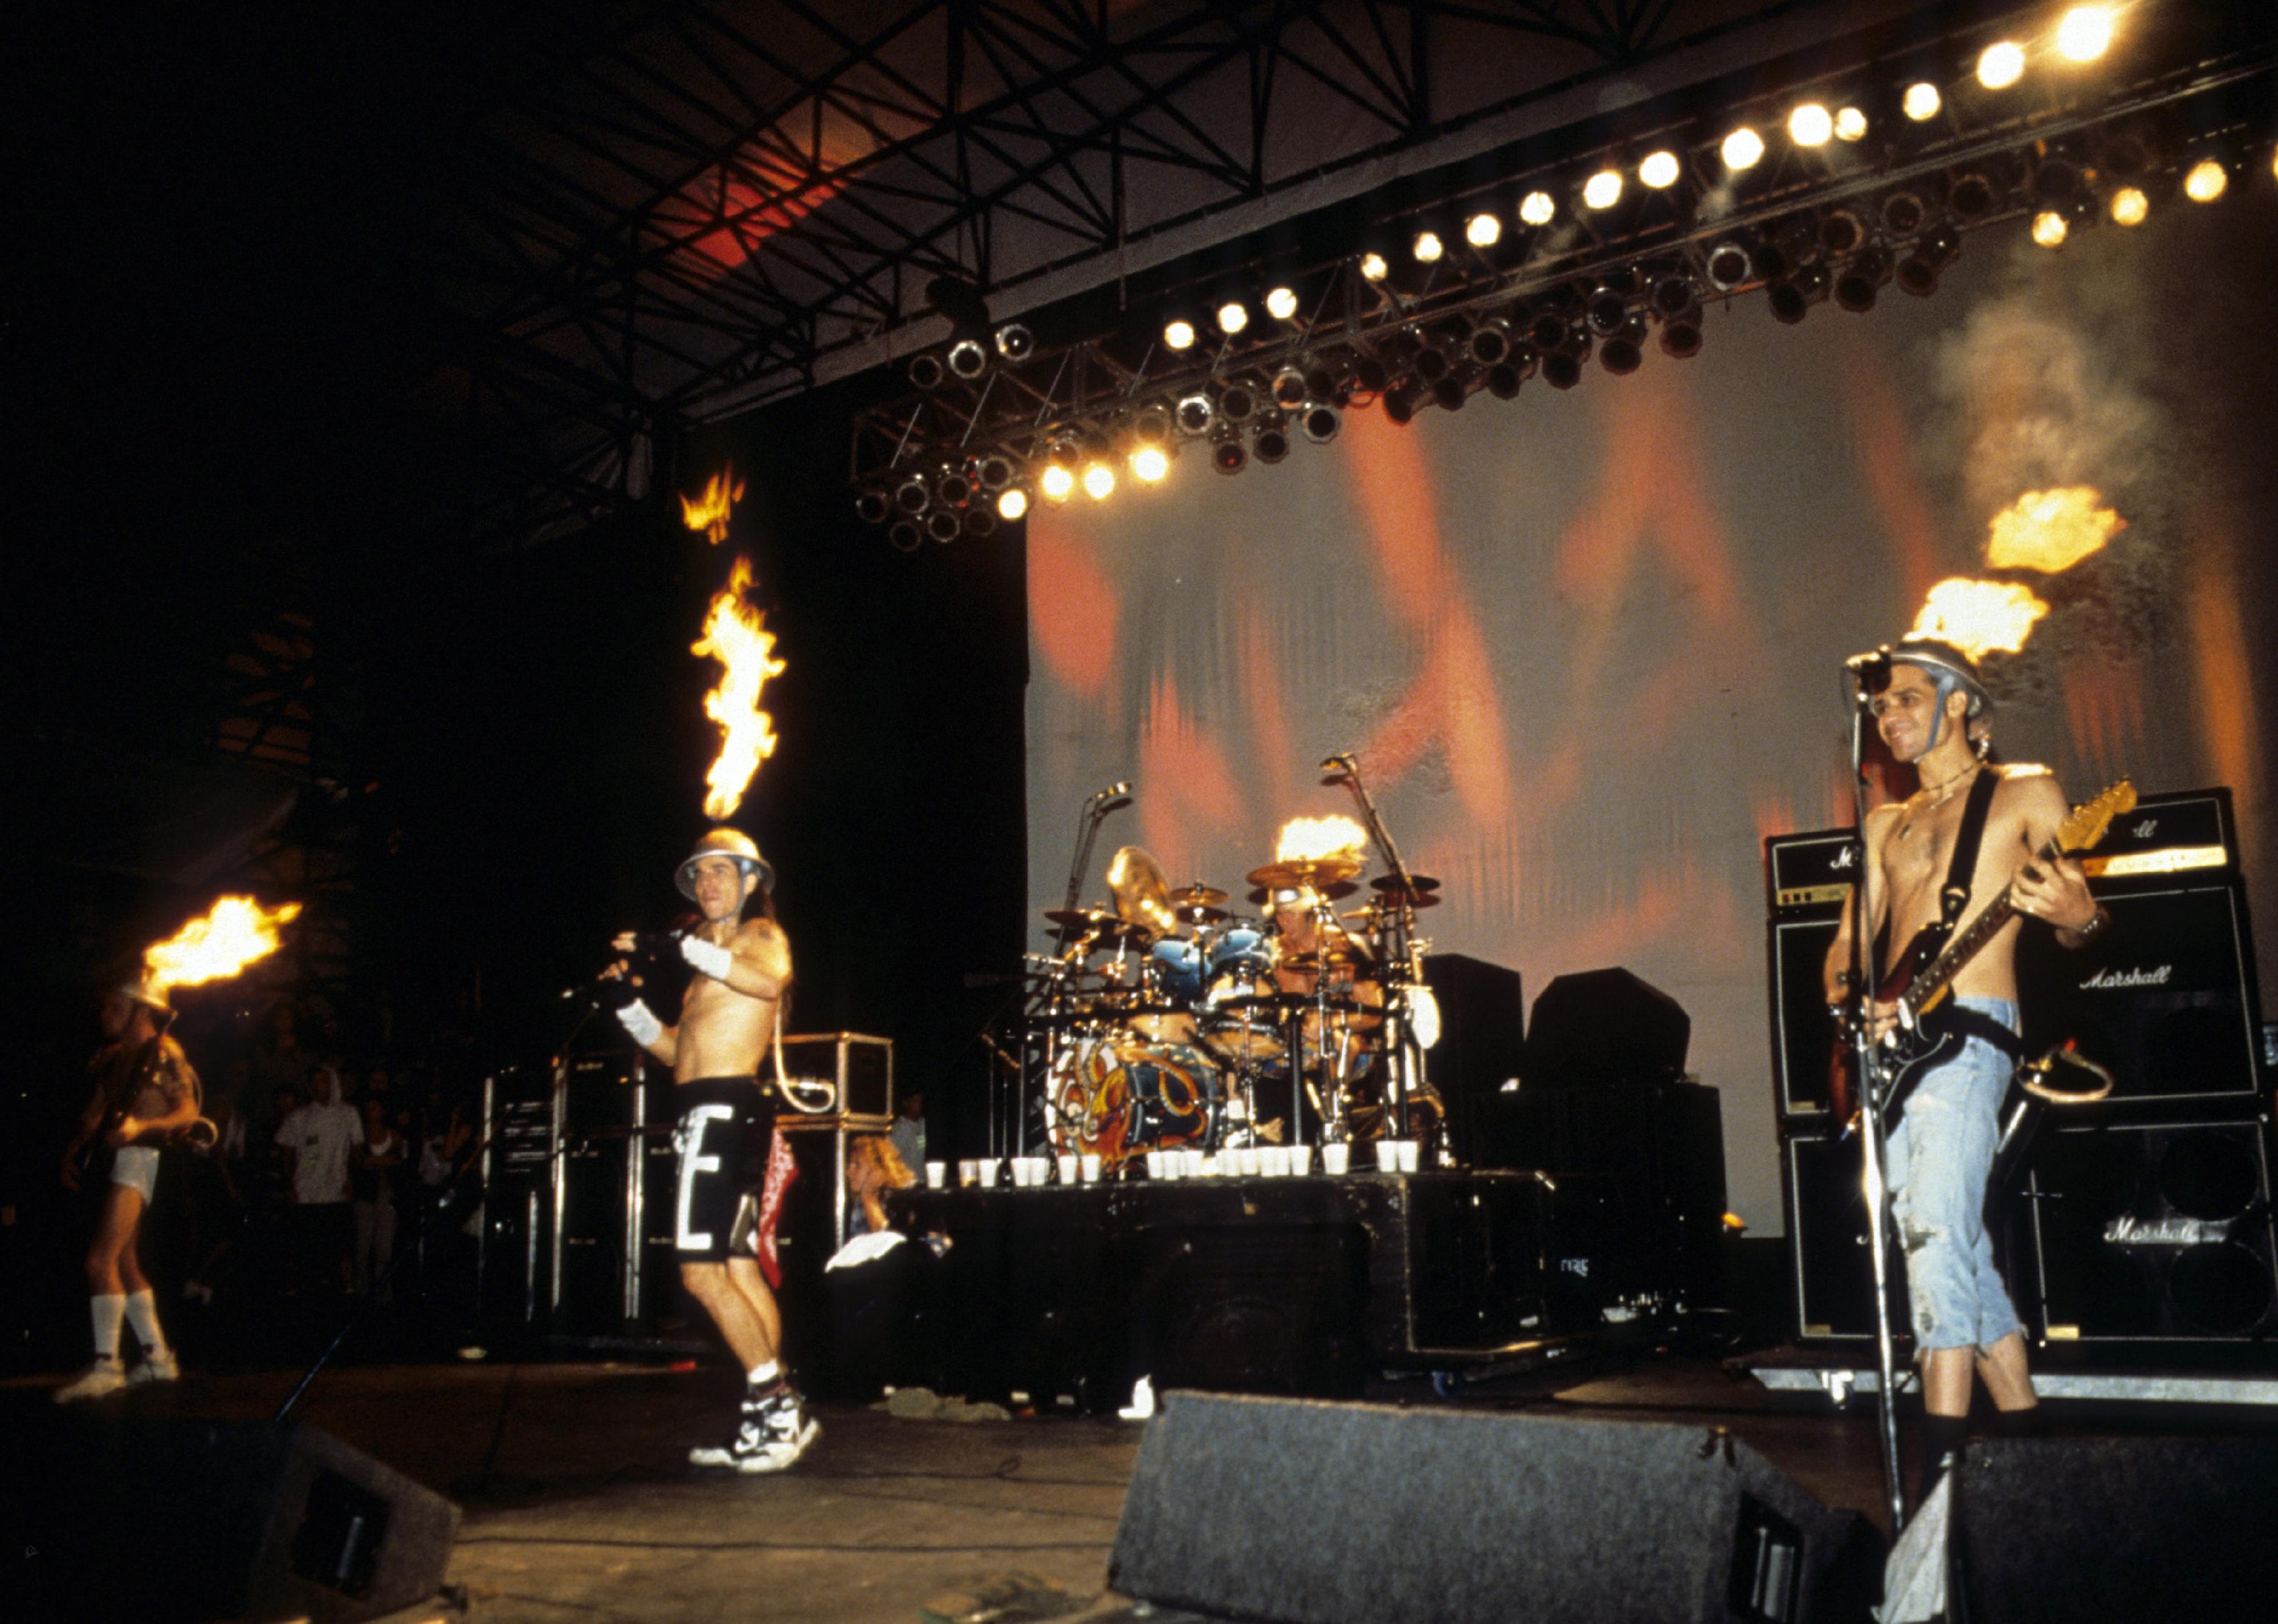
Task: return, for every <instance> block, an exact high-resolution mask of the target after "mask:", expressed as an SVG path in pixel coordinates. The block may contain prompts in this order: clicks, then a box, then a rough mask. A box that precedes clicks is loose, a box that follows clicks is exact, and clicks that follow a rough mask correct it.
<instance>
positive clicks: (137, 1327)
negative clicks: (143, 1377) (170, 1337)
mask: <svg viewBox="0 0 2278 1624" xmlns="http://www.w3.org/2000/svg"><path fill="white" fill-rule="evenodd" d="M126 1323H128V1324H129V1325H132V1326H134V1339H135V1340H136V1341H137V1342H140V1343H141V1345H142V1356H143V1357H144V1358H146V1359H157V1358H161V1357H163V1356H164V1353H165V1352H166V1333H165V1332H164V1331H163V1330H159V1329H158V1300H157V1298H156V1297H153V1296H152V1295H151V1294H150V1288H149V1286H147V1285H146V1286H144V1287H143V1288H142V1289H141V1291H139V1292H134V1293H133V1294H132V1295H130V1296H129V1297H128V1298H127V1299H126Z"/></svg>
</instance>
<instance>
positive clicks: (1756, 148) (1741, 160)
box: [1717, 124, 1764, 174]
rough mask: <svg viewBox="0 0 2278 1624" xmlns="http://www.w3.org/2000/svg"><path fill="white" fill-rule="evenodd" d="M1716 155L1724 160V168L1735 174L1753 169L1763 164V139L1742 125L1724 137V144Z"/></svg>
mask: <svg viewBox="0 0 2278 1624" xmlns="http://www.w3.org/2000/svg"><path fill="white" fill-rule="evenodd" d="M1717 153H1718V156H1721V157H1722V158H1723V159H1724V167H1725V168H1726V169H1728V170H1731V171H1732V172H1734V173H1736V174H1737V173H1738V172H1740V171H1742V170H1747V169H1754V167H1755V166H1756V165H1757V164H1761V163H1762V162H1763V157H1764V138H1763V137H1762V136H1761V135H1759V134H1757V133H1755V131H1754V130H1753V129H1751V128H1750V127H1749V126H1747V125H1745V124H1744V125H1742V126H1740V127H1739V129H1737V130H1734V131H1733V132H1732V133H1731V134H1730V135H1727V136H1726V137H1724V145H1723V146H1722V147H1720V148H1719V149H1717Z"/></svg>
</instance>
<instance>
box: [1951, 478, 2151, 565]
mask: <svg viewBox="0 0 2278 1624" xmlns="http://www.w3.org/2000/svg"><path fill="white" fill-rule="evenodd" d="M2127 528H2128V521H2127V520H2125V519H2123V518H2121V516H2120V515H2118V514H2116V513H2114V511H2113V510H2112V509H2111V508H2109V507H2105V506H2104V498H2103V497H2102V496H2101V495H2100V494H2099V493H2098V491H2097V489H2096V487H2095V486H2093V485H2068V486H2067V487H2065V488H2064V489H2062V490H2058V491H2028V492H2025V494H2024V495H2022V496H2021V497H2019V498H2018V499H2016V500H2015V501H2014V502H2012V503H2010V504H2009V506H2008V507H2005V508H2003V509H2002V510H2001V511H2000V512H1999V513H1997V514H1995V515H1993V523H1992V528H1991V534H1990V535H1989V536H1988V537H1987V538H1986V542H1985V561H1986V562H1987V563H1988V564H1991V566H1992V567H1993V568H1996V569H2037V570H2040V571H2041V572H2042V573H2043V574H2045V575H2057V574H2059V573H2060V572H2062V571H2064V570H2068V569H2070V568H2072V567H2073V566H2074V565H2075V564H2077V563H2079V562H2080V561H2081V560H2083V559H2084V558H2086V557H2088V556H2089V555H2090V554H2091V553H2099V552H2101V551H2103V549H2104V545H2105V544H2106V542H2108V541H2110V540H2111V539H2112V538H2113V537H2114V536H2116V535H2118V534H2119V533H2120V532H2121V530H2125V529H2127Z"/></svg>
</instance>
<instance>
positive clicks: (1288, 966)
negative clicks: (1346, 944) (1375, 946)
mask: <svg viewBox="0 0 2278 1624" xmlns="http://www.w3.org/2000/svg"><path fill="white" fill-rule="evenodd" d="M1323 957H1324V956H1323V955H1321V954H1319V953H1290V954H1287V955H1285V956H1284V957H1282V959H1281V966H1280V967H1281V968H1282V969H1284V970H1318V969H1319V968H1320V967H1321V964H1322V962H1323ZM1326 959H1327V963H1328V966H1329V968H1330V969H1332V970H1334V969H1336V968H1338V967H1339V966H1341V965H1344V964H1367V965H1373V964H1375V963H1376V956H1375V955H1374V954H1373V953H1371V952H1369V951H1367V950H1366V949H1364V948H1361V947H1359V946H1358V945H1357V944H1356V945H1354V946H1352V947H1350V948H1331V949H1329V951H1328V953H1327V955H1326Z"/></svg>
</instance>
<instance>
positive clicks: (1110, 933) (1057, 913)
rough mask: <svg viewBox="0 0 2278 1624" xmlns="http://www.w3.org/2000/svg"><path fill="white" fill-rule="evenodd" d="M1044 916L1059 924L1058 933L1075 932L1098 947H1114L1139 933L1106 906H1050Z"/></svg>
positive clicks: (1054, 923) (1056, 924)
mask: <svg viewBox="0 0 2278 1624" xmlns="http://www.w3.org/2000/svg"><path fill="white" fill-rule="evenodd" d="M1044 918H1045V919H1048V920H1050V921H1051V923H1052V924H1053V925H1055V926H1059V933H1058V934H1062V935H1066V934H1071V933H1073V934H1074V935H1076V936H1078V937H1081V938H1082V939H1083V940H1085V941H1087V942H1090V943H1091V944H1092V945H1093V946H1096V947H1112V946H1113V945H1114V944H1115V943H1117V942H1121V941H1124V940H1125V939H1126V938H1128V937H1133V936H1135V935H1137V934H1138V932H1137V931H1136V930H1135V929H1134V928H1133V927H1132V926H1128V925H1126V924H1125V923H1124V922H1123V921H1122V920H1121V919H1117V918H1116V917H1115V916H1114V915H1113V914H1112V913H1110V912H1108V911H1106V910H1105V909H1104V908H1048V909H1046V910H1045V911H1044Z"/></svg>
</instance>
